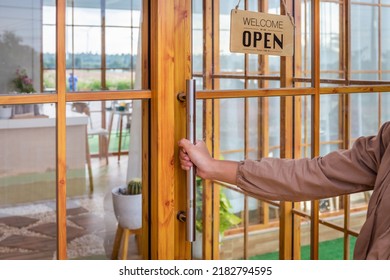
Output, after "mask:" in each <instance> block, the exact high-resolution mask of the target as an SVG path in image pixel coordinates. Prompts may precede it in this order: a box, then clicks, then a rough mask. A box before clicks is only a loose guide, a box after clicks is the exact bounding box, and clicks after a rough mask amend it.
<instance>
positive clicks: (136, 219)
mask: <svg viewBox="0 0 390 280" xmlns="http://www.w3.org/2000/svg"><path fill="white" fill-rule="evenodd" d="M67 107H68V111H67V135H68V137H67V139H69V140H68V143H67V150H68V156H67V160H68V165H69V166H68V176H67V181H68V188H69V189H73V188H74V189H77V190H78V192H79V194H78V195H77V196H76V195H72V193H69V191H68V195H67V199H68V201H67V208H68V220H69V221H70V225H74V226H75V227H76V228H78V229H80V230H79V232H76V233H75V234H74V235H72V237H73V238H70V239H68V256H69V258H71V259H110V258H111V254H112V252H113V248H114V246H119V248H121V247H120V244H114V237H115V233H116V230H117V224H118V223H119V224H120V225H121V226H122V228H125V229H130V230H131V231H130V237H129V243H128V251H127V252H125V255H126V256H127V258H129V259H140V258H141V246H142V245H141V235H140V229H141V228H142V219H141V214H142V204H141V201H142V194H139V195H125V194H117V192H118V191H119V189H120V191H121V192H125V190H126V189H127V186H129V185H132V186H133V187H134V188H135V189H138V187H137V186H142V182H141V181H140V180H141V178H142V146H141V143H142V141H141V136H142V131H141V128H142V122H141V121H142V120H141V116H142V114H141V101H132V100H122V101H110V102H108V101H91V102H75V103H68V106H67ZM72 141H73V142H74V143H71V142H72ZM76 143H78V144H76ZM81 143H86V145H81ZM129 155H130V156H129ZM72 162H74V164H72ZM71 171H72V172H71ZM134 181H137V182H138V183H137V182H134ZM130 182H131V184H130ZM117 200H119V201H118V202H117ZM114 201H115V202H114ZM122 201H125V202H124V203H125V205H124V206H123V207H126V206H129V205H136V207H135V208H134V209H125V210H124V211H125V212H121V211H122V210H121V209H122V206H121V203H122ZM127 201H130V202H127ZM117 203H118V204H117ZM126 211H127V212H126ZM68 234H72V231H70V230H68ZM119 254H120V255H119V256H116V257H114V258H118V257H120V258H121V257H122V249H120V250H119Z"/></svg>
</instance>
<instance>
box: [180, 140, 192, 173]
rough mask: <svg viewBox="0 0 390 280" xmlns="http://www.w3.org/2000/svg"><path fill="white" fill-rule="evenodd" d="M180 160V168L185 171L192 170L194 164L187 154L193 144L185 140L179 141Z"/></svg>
mask: <svg viewBox="0 0 390 280" xmlns="http://www.w3.org/2000/svg"><path fill="white" fill-rule="evenodd" d="M178 144H179V147H180V148H179V160H180V166H181V168H182V169H183V170H190V168H191V167H192V166H193V163H192V162H191V159H190V157H189V156H188V154H187V149H189V148H190V147H191V145H192V144H191V142H190V141H189V140H187V139H185V138H183V139H181V140H180V141H179V143H178Z"/></svg>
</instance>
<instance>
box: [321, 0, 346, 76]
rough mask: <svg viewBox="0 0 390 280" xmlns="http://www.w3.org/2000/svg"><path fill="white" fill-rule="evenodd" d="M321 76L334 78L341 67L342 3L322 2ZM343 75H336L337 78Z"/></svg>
mask: <svg viewBox="0 0 390 280" xmlns="http://www.w3.org/2000/svg"><path fill="white" fill-rule="evenodd" d="M320 16H321V37H320V40H321V46H320V48H321V50H320V52H321V53H320V57H321V66H320V67H321V78H333V77H332V74H333V75H334V73H336V74H338V73H339V70H341V69H340V48H341V42H340V29H341V27H340V4H338V3H321V15H320ZM337 77H338V78H341V77H342V76H339V75H336V78H337Z"/></svg>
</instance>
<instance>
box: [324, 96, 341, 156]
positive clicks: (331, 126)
mask: <svg viewBox="0 0 390 280" xmlns="http://www.w3.org/2000/svg"><path fill="white" fill-rule="evenodd" d="M339 100H340V97H339V95H322V96H321V105H320V106H321V111H320V114H321V117H320V118H321V119H320V122H321V123H320V137H321V138H320V141H321V143H323V144H322V145H321V149H320V154H321V155H325V154H327V153H329V152H331V151H334V150H337V149H338V148H339V145H338V144H337V141H338V140H339V139H340V135H339V131H340V127H339V126H340V122H339V118H340V116H339V106H340V105H339ZM335 142H336V143H335Z"/></svg>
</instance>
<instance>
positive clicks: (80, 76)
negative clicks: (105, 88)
mask: <svg viewBox="0 0 390 280" xmlns="http://www.w3.org/2000/svg"><path fill="white" fill-rule="evenodd" d="M66 77H67V81H66V88H67V90H68V91H92V90H101V89H102V84H101V72H100V70H74V71H70V70H68V71H66Z"/></svg>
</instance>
